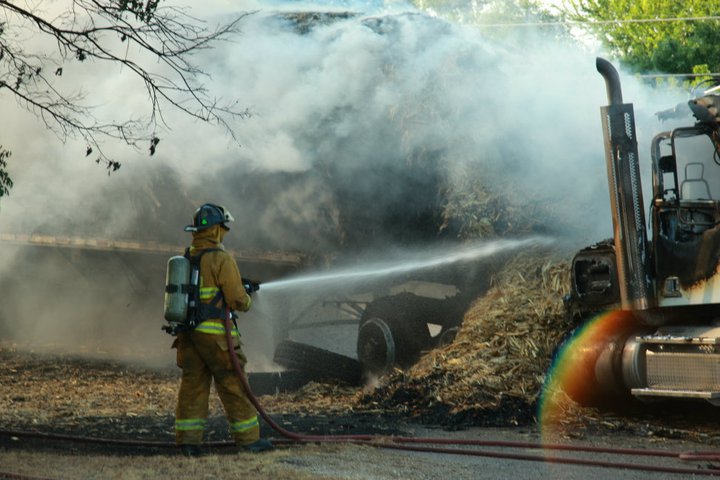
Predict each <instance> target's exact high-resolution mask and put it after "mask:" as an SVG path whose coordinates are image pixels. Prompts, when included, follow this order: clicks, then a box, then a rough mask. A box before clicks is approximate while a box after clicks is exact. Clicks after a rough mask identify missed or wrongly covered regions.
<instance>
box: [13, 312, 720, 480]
mask: <svg viewBox="0 0 720 480" xmlns="http://www.w3.org/2000/svg"><path fill="white" fill-rule="evenodd" d="M224 324H225V336H226V340H227V343H228V352H229V353H230V359H231V362H232V366H233V370H234V372H235V374H236V375H237V376H238V378H239V380H240V382H241V384H242V386H243V388H244V390H245V392H246V394H247V397H248V399H249V400H250V402H251V403H252V404H253V406H254V407H255V408H256V409H257V412H258V415H260V417H261V418H262V419H263V420H264V421H265V422H266V423H267V424H268V426H269V427H270V428H272V429H273V430H274V431H276V432H277V433H278V434H279V435H281V436H282V437H284V439H275V443H276V444H291V443H331V442H332V443H347V444H356V445H367V446H372V447H376V448H383V449H393V450H402V451H413V452H426V453H436V454H452V455H465V456H475V457H488V458H497V459H507V460H520V461H535V462H545V463H556V464H565V465H580V466H588V467H598V468H614V469H626V470H636V471H645V472H659V473H672V474H688V475H702V476H720V468H715V467H711V468H706V469H699V468H683V467H671V466H662V465H651V464H642V463H629V462H614V461H604V460H589V459H582V458H572V457H557V456H549V455H541V454H540V455H532V454H525V453H512V452H506V451H491V450H485V449H468V448H458V447H500V448H515V449H530V450H531V449H537V450H544V451H550V450H551V451H566V452H589V453H605V454H614V455H628V456H645V457H658V458H660V457H664V458H675V459H678V460H681V461H692V460H695V461H697V460H701V461H720V453H718V452H702V453H689V452H681V453H677V452H671V451H666V450H648V449H633V448H611V447H596V446H582V445H563V444H542V443H533V442H517V441H496V440H470V439H464V440H462V439H461V440H457V439H443V438H432V437H402V436H378V435H367V434H357V435H307V434H301V433H297V432H291V431H289V430H287V429H286V428H284V427H282V426H281V425H279V424H278V423H277V422H275V420H273V419H272V418H271V417H270V415H269V414H268V413H267V412H266V411H265V409H264V408H263V407H262V405H261V404H260V402H259V401H258V399H257V398H256V397H255V395H254V394H253V393H252V389H251V388H250V384H249V382H248V380H247V377H246V375H245V372H244V370H243V367H242V366H241V365H240V361H239V360H238V358H237V355H236V353H235V349H234V341H233V337H232V333H233V328H232V327H233V325H232V321H231V317H230V314H229V310H228V311H227V314H226V317H225V321H224ZM0 434H5V435H10V436H15V437H35V438H43V439H54V440H65V441H75V442H86V443H105V444H113V445H122V446H134V447H156V448H170V447H175V444H174V443H169V442H160V441H136V440H117V439H99V438H91V437H81V436H72V435H60V434H48V433H38V432H18V431H9V430H0ZM209 445H211V446H216V447H226V446H232V445H234V444H233V443H232V442H210V443H209ZM450 446H452V447H453V448H450ZM0 478H7V479H13V480H52V479H46V478H41V477H32V476H25V475H21V474H15V473H10V472H3V471H0Z"/></svg>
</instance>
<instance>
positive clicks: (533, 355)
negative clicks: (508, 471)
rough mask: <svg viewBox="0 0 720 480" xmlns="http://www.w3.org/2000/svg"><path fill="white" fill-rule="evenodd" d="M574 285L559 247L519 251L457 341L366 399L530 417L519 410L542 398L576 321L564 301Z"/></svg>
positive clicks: (502, 418)
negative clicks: (558, 351) (557, 353)
mask: <svg viewBox="0 0 720 480" xmlns="http://www.w3.org/2000/svg"><path fill="white" fill-rule="evenodd" d="M568 284H569V268H568V262H567V261H565V260H563V258H561V257H560V256H559V255H558V254H557V253H556V252H547V251H545V252H543V251H539V250H536V251H527V252H524V253H522V254H519V255H517V256H516V257H515V258H513V259H511V260H510V261H509V262H508V263H507V264H506V265H505V266H504V268H502V269H501V270H500V271H499V272H498V273H497V274H496V275H495V277H494V278H493V280H492V286H491V288H490V290H489V291H488V292H487V293H486V294H485V295H483V296H481V297H479V298H478V299H477V300H476V301H475V302H474V303H473V304H472V305H471V307H470V309H469V310H468V311H467V313H466V315H465V318H464V322H463V325H462V327H461V329H460V331H459V333H458V335H457V338H456V339H455V341H454V342H453V343H452V344H450V345H448V346H445V347H443V348H438V349H435V350H432V351H430V352H428V353H427V354H426V355H425V356H424V357H423V358H421V360H420V361H419V362H418V363H417V364H416V365H415V366H413V367H411V368H410V369H409V370H407V371H405V372H396V373H395V374H393V375H391V376H390V377H388V378H384V379H381V380H380V386H379V387H378V388H377V389H376V390H375V391H374V392H372V393H371V394H369V395H367V396H365V397H364V398H363V402H369V403H370V404H377V405H381V406H385V407H389V408H394V409H400V410H404V411H406V412H407V413H410V414H414V415H419V416H425V415H432V414H433V412H442V413H443V414H449V415H450V417H455V418H464V417H467V416H468V415H470V416H476V415H477V416H480V417H482V416H484V415H485V414H487V413H493V415H491V416H490V417H488V418H486V419H485V420H484V421H485V422H487V423H496V422H498V423H507V422H511V423H512V422H515V421H524V420H526V419H524V418H518V417H523V416H524V415H527V414H528V413H529V412H530V411H531V409H532V407H533V405H534V404H535V403H536V401H537V400H538V396H539V394H540V392H541V388H542V384H543V382H544V379H545V374H546V372H547V370H548V367H549V366H550V362H551V358H552V354H553V351H554V349H555V348H556V347H557V346H558V344H559V343H560V342H561V341H562V338H563V336H564V335H565V334H566V333H567V332H568V331H569V329H570V328H571V325H570V323H571V320H570V318H569V317H568V316H567V315H566V312H565V309H564V306H563V303H562V297H563V295H564V294H565V293H567V289H568ZM476 420H481V419H479V418H478V419H476ZM481 421H483V420H481Z"/></svg>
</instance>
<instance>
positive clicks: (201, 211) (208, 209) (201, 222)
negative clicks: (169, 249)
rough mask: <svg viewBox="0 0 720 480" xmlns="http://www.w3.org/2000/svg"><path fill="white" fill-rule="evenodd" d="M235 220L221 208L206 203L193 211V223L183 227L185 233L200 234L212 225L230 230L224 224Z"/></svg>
mask: <svg viewBox="0 0 720 480" xmlns="http://www.w3.org/2000/svg"><path fill="white" fill-rule="evenodd" d="M233 221H235V219H234V218H233V216H232V214H231V213H230V212H229V211H228V210H227V209H226V208H225V207H223V206H221V205H215V204H213V203H206V204H204V205H202V206H201V207H200V208H198V209H197V210H195V215H193V223H191V224H190V225H187V226H186V227H185V231H186V232H200V231H202V230H207V229H208V228H210V227H212V226H213V225H221V226H222V227H223V228H224V229H225V230H230V227H228V226H227V225H226V224H227V223H229V222H233Z"/></svg>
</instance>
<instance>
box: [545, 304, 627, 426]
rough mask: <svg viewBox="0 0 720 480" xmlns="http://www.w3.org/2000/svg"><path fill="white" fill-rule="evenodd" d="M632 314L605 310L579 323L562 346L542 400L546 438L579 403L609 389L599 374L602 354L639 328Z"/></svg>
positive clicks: (551, 370)
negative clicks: (618, 339)
mask: <svg viewBox="0 0 720 480" xmlns="http://www.w3.org/2000/svg"><path fill="white" fill-rule="evenodd" d="M636 325H637V324H636V322H635V321H634V319H633V317H632V314H630V313H629V312H627V311H622V310H613V311H609V312H604V313H601V314H599V315H597V316H596V317H594V318H592V319H590V320H588V321H587V322H586V323H585V324H584V325H582V326H581V327H578V328H577V329H576V330H575V331H574V332H573V334H572V336H571V337H570V338H569V339H568V340H567V341H566V342H565V343H564V344H563V345H562V346H561V348H560V349H559V350H558V352H557V354H556V355H555V358H554V359H553V362H552V364H551V366H550V369H549V371H548V373H547V375H546V377H545V383H544V385H543V388H542V392H541V394H540V401H539V402H538V421H539V423H540V431H541V435H542V437H543V439H545V438H547V437H548V436H550V435H552V433H553V432H555V431H556V430H557V427H558V426H559V424H560V422H561V421H562V420H563V419H565V418H567V414H568V412H569V409H572V408H573V407H574V405H575V404H580V405H592V404H594V403H595V401H596V400H598V398H599V397H600V396H601V395H602V394H603V393H606V392H602V389H603V386H602V385H601V384H600V383H599V382H598V379H597V377H596V364H597V361H598V358H599V357H600V355H601V354H602V353H603V351H604V350H605V349H606V346H607V345H608V343H609V342H610V341H612V340H613V339H615V338H618V337H620V336H622V335H623V334H626V333H627V332H629V331H630V330H634V329H635V328H636Z"/></svg>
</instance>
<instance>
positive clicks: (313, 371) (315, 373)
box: [273, 340, 362, 385]
mask: <svg viewBox="0 0 720 480" xmlns="http://www.w3.org/2000/svg"><path fill="white" fill-rule="evenodd" d="M273 361H274V362H275V363H277V364H278V365H281V366H283V367H285V368H288V369H291V370H298V371H300V372H304V373H306V374H308V375H309V377H310V378H311V379H314V380H339V381H341V382H345V383H348V384H350V385H359V384H360V383H361V379H362V368H361V366H360V362H359V361H357V360H355V359H354V358H350V357H347V356H345V355H341V354H339V353H335V352H331V351H329V350H325V349H322V348H318V347H315V346H312V345H307V344H305V343H299V342H294V341H292V340H284V341H282V342H280V343H279V344H278V346H277V347H276V348H275V355H274V357H273Z"/></svg>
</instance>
